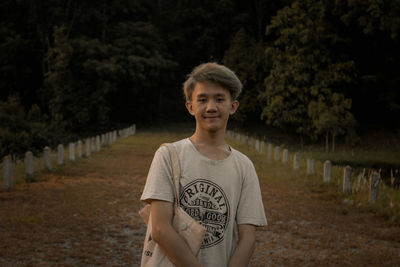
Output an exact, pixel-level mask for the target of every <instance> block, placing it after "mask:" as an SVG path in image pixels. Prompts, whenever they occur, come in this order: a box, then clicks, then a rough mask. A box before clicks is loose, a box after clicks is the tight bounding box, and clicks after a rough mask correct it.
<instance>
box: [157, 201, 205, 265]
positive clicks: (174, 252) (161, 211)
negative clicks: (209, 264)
mask: <svg viewBox="0 0 400 267" xmlns="http://www.w3.org/2000/svg"><path fill="white" fill-rule="evenodd" d="M173 205H174V204H173V203H171V202H166V201H159V200H152V201H151V211H150V212H151V218H152V219H151V223H152V238H153V239H154V241H155V242H157V243H158V245H159V246H160V247H161V248H162V250H163V251H164V252H165V253H166V254H167V256H168V258H169V259H170V260H171V261H172V262H173V263H174V264H175V265H176V266H201V264H200V262H199V261H198V259H197V258H196V256H195V255H193V253H192V251H191V250H190V248H189V246H188V245H187V243H186V241H185V240H184V239H183V238H182V237H181V236H180V235H179V234H178V233H177V232H176V231H175V229H174V228H173V227H172V216H173Z"/></svg>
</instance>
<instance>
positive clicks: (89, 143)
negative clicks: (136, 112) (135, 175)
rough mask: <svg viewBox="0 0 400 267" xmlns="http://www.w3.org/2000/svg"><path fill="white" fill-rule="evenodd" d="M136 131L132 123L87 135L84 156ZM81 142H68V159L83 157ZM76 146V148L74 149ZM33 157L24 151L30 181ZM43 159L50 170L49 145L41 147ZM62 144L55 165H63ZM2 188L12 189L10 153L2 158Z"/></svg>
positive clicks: (33, 174) (46, 168) (58, 148)
mask: <svg viewBox="0 0 400 267" xmlns="http://www.w3.org/2000/svg"><path fill="white" fill-rule="evenodd" d="M135 133H136V125H135V124H133V125H131V126H129V127H127V128H124V129H120V130H114V131H111V132H107V133H105V134H102V135H97V136H95V137H89V138H86V139H85V156H86V157H89V156H90V155H91V154H92V153H94V152H98V151H100V149H101V147H102V146H108V145H112V144H113V143H114V142H115V141H117V139H118V138H125V137H128V136H131V135H134V134H135ZM82 145H83V142H82V141H81V140H78V141H77V142H71V143H69V145H68V146H69V147H68V150H69V153H68V155H69V157H68V158H69V161H75V160H76V158H82V157H83V153H82V150H83V147H82ZM75 148H76V149H75ZM34 159H35V157H34V156H33V153H32V152H31V151H28V152H26V153H25V159H24V163H25V178H26V181H27V182H29V181H31V180H32V179H33V178H34V176H35V170H34V164H33V163H34ZM43 161H44V169H45V170H46V171H49V172H51V171H52V169H53V167H52V164H51V149H50V147H47V146H46V147H45V148H44V149H43ZM64 163H65V159H64V145H63V144H59V145H58V146H57V165H59V166H61V165H64ZM2 167H3V189H4V190H5V191H10V190H13V187H14V179H13V161H12V158H11V156H10V155H8V156H5V157H4V158H3V163H2Z"/></svg>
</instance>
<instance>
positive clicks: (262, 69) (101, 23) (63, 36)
mask: <svg viewBox="0 0 400 267" xmlns="http://www.w3.org/2000/svg"><path fill="white" fill-rule="evenodd" d="M0 8H1V11H0V12H1V18H0V61H1V64H0V156H4V155H5V154H8V153H11V154H13V155H18V154H21V153H23V152H25V151H26V150H28V149H30V150H33V151H39V150H41V149H42V148H43V146H44V145H48V144H50V145H55V144H57V143H58V142H63V141H64V142H65V141H66V140H68V139H69V138H76V137H77V136H84V135H85V134H89V133H92V132H96V131H105V130H108V129H112V128H115V127H119V126H121V125H125V124H129V123H137V124H140V125H152V124H156V123H160V122H166V123H167V122H181V121H187V120H189V119H190V116H189V115H187V114H186V112H185V110H184V105H183V96H182V92H181V85H182V83H183V81H184V79H185V77H186V75H187V74H188V73H189V72H190V71H191V69H192V68H193V67H194V66H196V65H198V64H199V63H202V62H207V61H216V62H220V63H223V64H225V65H227V66H229V67H230V68H232V69H233V70H234V71H235V72H236V73H237V74H238V76H239V77H240V79H241V80H242V82H243V84H244V91H243V94H242V95H241V97H240V99H239V100H240V103H241V106H240V109H239V112H238V113H237V114H236V115H235V116H234V118H233V120H234V121H235V123H236V124H237V125H242V126H243V127H245V126H246V125H247V124H250V123H252V124H263V125H265V124H266V125H270V126H272V127H275V128H277V129H281V130H282V131H285V132H286V133H289V134H297V135H300V136H302V137H303V138H305V139H308V140H318V139H326V140H327V141H328V140H332V141H334V140H335V138H339V137H340V138H342V139H343V140H346V141H347V142H350V143H351V142H356V140H357V131H358V130H359V129H367V128H368V127H382V128H385V129H396V128H397V129H398V126H397V125H396V123H397V122H398V118H399V116H400V91H399V87H400V73H399V72H400V61H399V59H400V49H399V47H400V46H399V38H400V36H399V33H400V1H399V0H336V1H331V0H249V1H238V0H175V1H171V0H158V1H147V0H114V1H111V0H101V1H87V0H80V1H76V0H38V1H29V0H4V1H1V3H0Z"/></svg>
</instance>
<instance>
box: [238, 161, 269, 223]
mask: <svg viewBox="0 0 400 267" xmlns="http://www.w3.org/2000/svg"><path fill="white" fill-rule="evenodd" d="M236 221H237V223H238V224H252V225H256V226H264V225H267V219H266V217H265V212H264V205H263V202H262V196H261V189H260V182H259V180H258V177H257V173H256V170H255V168H254V165H253V164H252V163H251V162H250V163H249V165H248V166H247V168H246V171H245V173H244V180H243V185H242V190H241V194H240V199H239V205H238V210H237V215H236Z"/></svg>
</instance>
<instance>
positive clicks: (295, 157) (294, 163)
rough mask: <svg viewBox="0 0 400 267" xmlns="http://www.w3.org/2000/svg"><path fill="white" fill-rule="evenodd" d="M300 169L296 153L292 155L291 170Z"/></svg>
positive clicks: (298, 157)
mask: <svg viewBox="0 0 400 267" xmlns="http://www.w3.org/2000/svg"><path fill="white" fill-rule="evenodd" d="M298 169H300V156H299V154H298V153H296V154H294V156H293V170H295V171H297V170H298Z"/></svg>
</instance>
